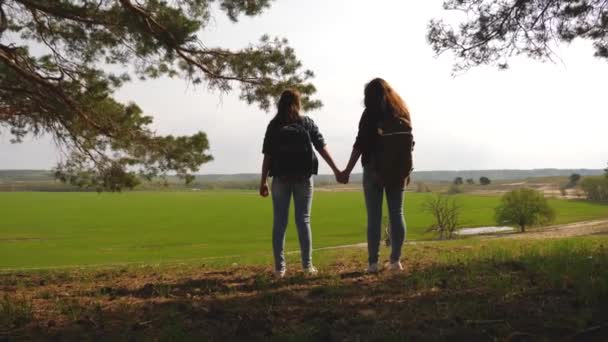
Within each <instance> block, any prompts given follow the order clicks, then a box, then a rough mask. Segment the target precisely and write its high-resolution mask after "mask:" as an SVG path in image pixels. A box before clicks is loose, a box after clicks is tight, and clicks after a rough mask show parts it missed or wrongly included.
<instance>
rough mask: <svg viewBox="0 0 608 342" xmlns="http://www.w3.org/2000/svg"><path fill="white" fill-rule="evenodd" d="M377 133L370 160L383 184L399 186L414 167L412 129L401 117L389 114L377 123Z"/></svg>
mask: <svg viewBox="0 0 608 342" xmlns="http://www.w3.org/2000/svg"><path fill="white" fill-rule="evenodd" d="M377 134H378V140H377V141H378V145H377V151H376V153H374V157H373V159H372V160H373V163H374V168H375V169H376V172H377V174H378V177H379V180H380V182H381V183H382V184H383V185H384V186H388V187H396V186H401V185H402V184H404V182H405V180H406V179H407V178H408V177H409V176H410V174H411V173H412V170H413V169H414V168H413V157H412V151H413V150H414V136H413V135H412V129H411V128H410V125H409V124H408V123H407V122H406V121H405V120H404V119H403V118H400V117H398V116H394V115H389V116H387V117H386V118H384V119H383V120H381V121H380V122H379V123H378V127H377Z"/></svg>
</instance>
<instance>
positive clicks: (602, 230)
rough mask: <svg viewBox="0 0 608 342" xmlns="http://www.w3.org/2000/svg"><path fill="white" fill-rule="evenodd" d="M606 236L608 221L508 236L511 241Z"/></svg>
mask: <svg viewBox="0 0 608 342" xmlns="http://www.w3.org/2000/svg"><path fill="white" fill-rule="evenodd" d="M603 234H608V220H606V219H604V220H594V221H583V222H575V223H569V224H561V225H555V226H549V227H544V228H539V229H535V230H532V231H530V232H528V233H524V234H521V233H517V234H508V235H505V236H504V237H507V238H511V239H558V238H565V237H573V236H586V235H603Z"/></svg>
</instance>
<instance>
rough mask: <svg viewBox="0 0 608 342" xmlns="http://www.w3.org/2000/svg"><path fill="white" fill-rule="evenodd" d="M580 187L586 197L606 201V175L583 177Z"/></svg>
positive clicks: (607, 191) (607, 187) (607, 194)
mask: <svg viewBox="0 0 608 342" xmlns="http://www.w3.org/2000/svg"><path fill="white" fill-rule="evenodd" d="M581 188H582V189H583V191H584V192H585V195H586V196H587V199H588V200H590V201H596V202H608V177H585V179H583V180H582V181H581Z"/></svg>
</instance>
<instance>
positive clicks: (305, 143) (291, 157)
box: [272, 121, 314, 178]
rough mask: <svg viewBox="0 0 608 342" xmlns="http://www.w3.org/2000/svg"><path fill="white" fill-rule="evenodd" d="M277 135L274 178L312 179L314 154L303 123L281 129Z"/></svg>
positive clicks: (273, 160) (273, 161) (274, 153)
mask: <svg viewBox="0 0 608 342" xmlns="http://www.w3.org/2000/svg"><path fill="white" fill-rule="evenodd" d="M275 134H276V135H275V142H274V146H273V154H272V164H273V165H272V166H273V167H272V169H273V176H280V177H306V178H308V177H310V176H311V175H312V173H313V165H314V164H313V163H314V152H313V148H312V141H311V139H310V135H309V134H308V131H307V130H306V127H304V123H303V121H297V122H294V123H291V124H288V125H285V126H282V127H279V128H278V129H277V131H276V132H275Z"/></svg>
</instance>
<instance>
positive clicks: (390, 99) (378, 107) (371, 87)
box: [364, 78, 412, 128]
mask: <svg viewBox="0 0 608 342" xmlns="http://www.w3.org/2000/svg"><path fill="white" fill-rule="evenodd" d="M364 104H365V109H366V110H368V111H369V112H370V113H371V114H372V115H385V114H390V115H395V116H399V117H401V118H402V119H403V120H404V121H406V122H407V123H408V124H409V126H410V128H411V127H412V119H411V116H410V111H409V109H408V108H407V105H406V104H405V101H403V99H402V98H401V96H399V94H397V92H396V91H395V90H394V89H393V88H392V87H391V86H390V85H389V84H388V82H386V81H385V80H383V79H382V78H375V79H373V80H371V81H370V82H369V83H368V84H366V85H365V99H364Z"/></svg>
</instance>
